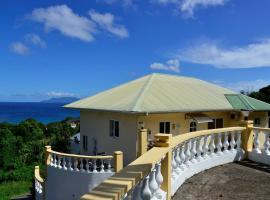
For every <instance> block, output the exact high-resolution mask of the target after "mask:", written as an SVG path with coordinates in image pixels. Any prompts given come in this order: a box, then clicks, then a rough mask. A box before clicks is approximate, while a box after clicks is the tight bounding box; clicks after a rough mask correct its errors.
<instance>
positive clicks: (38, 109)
mask: <svg viewBox="0 0 270 200" xmlns="http://www.w3.org/2000/svg"><path fill="white" fill-rule="evenodd" d="M63 105H64V104H60V103H32V102H31V103H25V102H23V103H18V102H0V122H10V123H19V122H21V121H23V120H25V119H28V118H33V119H36V120H38V121H40V122H42V123H44V124H48V123H50V122H55V121H61V120H63V119H65V118H66V117H79V116H80V112H79V111H77V110H73V109H67V108H63V107H62V106H63Z"/></svg>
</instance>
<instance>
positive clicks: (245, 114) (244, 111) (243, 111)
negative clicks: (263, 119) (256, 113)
mask: <svg viewBox="0 0 270 200" xmlns="http://www.w3.org/2000/svg"><path fill="white" fill-rule="evenodd" d="M241 113H242V115H243V116H244V117H248V116H249V111H248V110H242V111H241Z"/></svg>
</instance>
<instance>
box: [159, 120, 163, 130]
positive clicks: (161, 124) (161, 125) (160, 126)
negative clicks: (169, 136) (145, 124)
mask: <svg viewBox="0 0 270 200" xmlns="http://www.w3.org/2000/svg"><path fill="white" fill-rule="evenodd" d="M159 132H160V133H164V122H160V123H159Z"/></svg>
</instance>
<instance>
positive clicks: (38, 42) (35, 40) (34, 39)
mask: <svg viewBox="0 0 270 200" xmlns="http://www.w3.org/2000/svg"><path fill="white" fill-rule="evenodd" d="M25 40H26V41H27V42H28V43H31V44H33V45H35V46H39V47H41V48H46V46H47V45H46V43H45V41H44V40H42V39H41V38H40V37H39V36H38V35H37V34H27V35H26V36H25Z"/></svg>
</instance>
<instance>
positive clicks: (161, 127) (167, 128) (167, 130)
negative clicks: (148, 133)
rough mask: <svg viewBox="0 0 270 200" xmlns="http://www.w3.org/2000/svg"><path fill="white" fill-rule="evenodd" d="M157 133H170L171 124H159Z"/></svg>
mask: <svg viewBox="0 0 270 200" xmlns="http://www.w3.org/2000/svg"><path fill="white" fill-rule="evenodd" d="M159 132H160V133H170V132H171V123H170V122H159Z"/></svg>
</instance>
